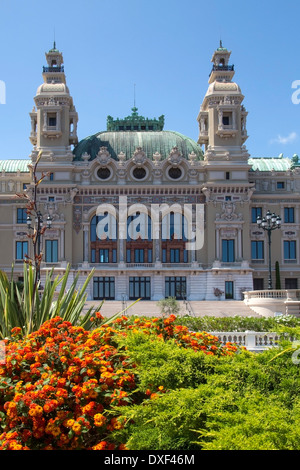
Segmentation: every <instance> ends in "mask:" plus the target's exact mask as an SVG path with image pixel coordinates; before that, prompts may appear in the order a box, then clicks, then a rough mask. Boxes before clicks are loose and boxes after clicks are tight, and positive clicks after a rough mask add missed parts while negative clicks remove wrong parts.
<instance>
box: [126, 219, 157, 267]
mask: <svg viewBox="0 0 300 470" xmlns="http://www.w3.org/2000/svg"><path fill="white" fill-rule="evenodd" d="M151 231H152V226H151V217H150V216H149V215H148V214H145V213H143V212H136V213H135V214H132V215H130V216H129V217H128V218H127V240H126V262H127V263H152V249H153V240H152V233H151Z"/></svg>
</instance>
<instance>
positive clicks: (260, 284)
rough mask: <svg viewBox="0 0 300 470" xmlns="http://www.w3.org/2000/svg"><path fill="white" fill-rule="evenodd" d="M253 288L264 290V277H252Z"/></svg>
mask: <svg viewBox="0 0 300 470" xmlns="http://www.w3.org/2000/svg"><path fill="white" fill-rule="evenodd" d="M253 289H254V290H264V279H263V278H262V277H257V278H254V279H253Z"/></svg>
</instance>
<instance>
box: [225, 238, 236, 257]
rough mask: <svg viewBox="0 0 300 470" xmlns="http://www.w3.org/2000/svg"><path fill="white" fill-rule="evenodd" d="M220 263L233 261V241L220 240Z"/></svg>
mask: <svg viewBox="0 0 300 470" xmlns="http://www.w3.org/2000/svg"><path fill="white" fill-rule="evenodd" d="M222 261H223V262H224V263H233V262H234V261H235V253H234V240H222Z"/></svg>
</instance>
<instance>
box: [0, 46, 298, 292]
mask: <svg viewBox="0 0 300 470" xmlns="http://www.w3.org/2000/svg"><path fill="white" fill-rule="evenodd" d="M230 54H231V53H230V51H228V50H227V49H226V48H224V47H223V46H221V45H220V47H219V48H218V49H217V50H216V51H215V52H214V54H213V57H212V63H213V68H212V72H211V74H210V77H209V85H208V90H207V92H206V94H205V96H204V99H203V103H202V105H201V107H200V112H199V115H198V123H199V139H198V142H197V143H196V142H194V141H192V139H189V138H188V137H186V136H183V135H182V134H180V133H178V132H171V131H165V130H164V129H163V126H164V116H160V118H159V119H158V120H157V119H148V118H144V117H142V116H139V114H138V110H137V108H136V107H134V108H133V109H132V114H131V116H127V117H126V118H124V119H115V120H114V119H113V118H112V117H111V116H108V120H107V130H106V131H102V132H99V133H98V134H95V135H93V136H90V137H88V138H86V139H83V140H81V141H79V142H78V138H77V121H78V116H77V112H76V109H75V106H74V104H73V99H72V97H71V95H70V92H69V89H68V87H67V85H66V77H65V72H64V68H63V65H62V64H63V58H62V54H61V53H60V52H59V51H58V50H57V49H56V47H54V48H53V49H51V50H50V51H49V52H48V53H47V54H46V60H47V64H48V65H47V66H46V67H44V68H43V80H44V82H43V84H42V85H41V86H40V87H39V88H38V90H37V93H36V96H35V98H34V102H35V106H34V108H33V110H32V112H31V113H30V119H31V132H30V141H31V143H32V145H33V149H32V153H31V155H30V159H29V160H18V161H14V160H5V161H1V162H0V215H1V218H0V220H1V222H0V237H1V245H0V255H1V256H0V259H1V268H2V269H3V270H4V271H6V272H10V270H11V264H12V262H14V263H15V271H14V273H15V276H16V278H18V277H19V278H21V277H22V260H23V257H24V254H25V253H28V254H29V255H30V254H31V247H30V243H29V240H28V239H27V226H26V213H25V211H24V207H25V204H24V201H22V200H21V199H20V198H17V197H15V196H14V195H15V194H16V193H21V192H22V191H27V193H28V194H30V191H32V185H31V183H32V182H31V179H32V164H34V163H35V161H36V158H37V155H38V153H39V151H40V150H42V152H43V153H42V158H41V161H40V163H39V165H38V172H39V174H40V175H41V174H42V173H43V172H44V173H47V177H46V178H45V179H44V180H43V182H42V184H41V185H40V186H39V189H38V202H39V206H40V210H41V212H42V213H43V215H44V220H46V218H47V216H48V215H50V217H51V218H52V227H51V229H50V230H47V231H46V232H45V234H44V236H43V240H42V250H43V264H42V277H41V279H42V282H43V278H44V276H45V274H46V272H47V270H49V269H51V268H52V267H54V269H55V271H56V272H57V273H58V274H59V273H62V272H63V271H64V269H65V268H66V265H67V263H70V265H71V267H72V269H71V275H73V276H75V274H76V273H78V272H79V273H80V274H81V275H82V278H84V276H85V275H86V274H87V272H88V271H90V270H91V269H94V270H95V271H94V278H93V282H91V284H90V288H89V299H100V298H103V297H105V298H106V299H116V300H121V299H123V298H124V299H135V298H137V297H142V298H144V299H151V300H159V299H161V298H162V297H165V296H176V297H177V298H187V299H190V300H216V299H217V298H219V296H216V292H218V293H219V292H222V296H221V298H223V299H224V298H228V299H229V298H233V299H236V300H240V299H241V298H242V296H243V294H242V292H243V291H245V290H252V289H253V288H254V289H263V288H267V279H268V261H269V260H268V249H267V237H266V234H265V233H264V231H263V230H261V229H259V227H257V225H256V217H257V215H264V214H265V213H266V212H267V210H268V209H270V210H271V212H272V213H273V212H274V213H276V214H278V215H280V216H281V219H282V225H281V229H280V230H277V231H276V232H274V234H273V238H272V242H273V245H272V247H273V249H272V254H273V259H272V263H273V266H274V265H275V261H279V265H280V273H281V284H282V287H283V288H284V287H287V288H298V287H299V262H300V260H299V250H300V247H299V236H298V234H299V226H300V208H299V205H300V197H299V191H300V165H299V160H298V157H297V156H296V155H295V156H293V158H292V159H289V158H283V156H282V155H280V156H279V157H278V158H269V159H265V158H259V159H253V158H250V156H249V154H248V151H247V148H246V146H245V142H246V140H247V138H248V135H247V129H246V118H247V111H246V109H245V107H244V105H243V100H244V96H243V95H242V92H241V89H240V87H239V86H238V85H237V84H236V83H235V82H233V81H232V80H233V77H234V73H235V72H234V67H233V66H232V65H229V59H230ZM198 213H199V214H202V215H200V216H199V219H198ZM112 221H115V222H116V226H115V227H114V225H113V224H112ZM199 221H200V222H199ZM199 227H200V231H201V237H203V245H202V242H201V243H200V245H199V244H198V245H197V243H194V244H193V243H191V237H190V235H191V233H192V234H197V229H199ZM114 229H116V230H114ZM101 230H102V231H101ZM198 241H199V240H198ZM274 271H275V270H274ZM274 282H275V280H274Z"/></svg>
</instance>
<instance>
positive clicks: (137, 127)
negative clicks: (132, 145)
mask: <svg viewBox="0 0 300 470" xmlns="http://www.w3.org/2000/svg"><path fill="white" fill-rule="evenodd" d="M131 110H132V113H131V115H130V116H126V117H125V118H123V119H119V118H117V119H114V118H113V117H112V116H107V122H106V124H107V131H108V132H116V131H123V132H128V131H142V132H145V131H146V132H147V131H162V130H163V128H164V123H165V117H164V115H162V116H160V117H159V118H158V119H156V118H153V119H149V118H145V117H144V116H140V115H139V114H138V108H137V107H135V106H134V107H133V108H131Z"/></svg>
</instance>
